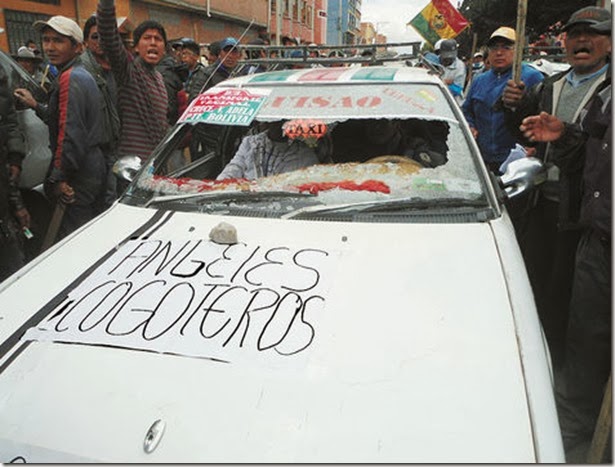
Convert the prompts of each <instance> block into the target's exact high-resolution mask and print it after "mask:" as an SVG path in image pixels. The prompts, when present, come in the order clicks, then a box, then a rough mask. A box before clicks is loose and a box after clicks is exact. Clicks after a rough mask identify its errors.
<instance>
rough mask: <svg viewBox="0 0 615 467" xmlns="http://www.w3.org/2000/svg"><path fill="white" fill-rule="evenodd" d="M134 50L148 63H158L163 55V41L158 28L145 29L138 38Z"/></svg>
mask: <svg viewBox="0 0 615 467" xmlns="http://www.w3.org/2000/svg"><path fill="white" fill-rule="evenodd" d="M136 51H137V53H138V54H139V56H140V57H141V58H143V60H144V61H145V63H148V64H150V65H158V62H160V60H162V57H164V51H165V43H164V38H163V37H162V34H160V31H158V29H146V30H145V32H144V33H143V35H142V36H141V37H140V38H139V43H138V44H137V46H136Z"/></svg>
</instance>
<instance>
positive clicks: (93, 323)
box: [25, 239, 339, 365]
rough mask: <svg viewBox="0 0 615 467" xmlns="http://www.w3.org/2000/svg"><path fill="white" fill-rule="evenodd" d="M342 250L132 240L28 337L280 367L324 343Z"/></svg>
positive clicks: (59, 305) (185, 241)
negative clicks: (323, 328)
mask: <svg viewBox="0 0 615 467" xmlns="http://www.w3.org/2000/svg"><path fill="white" fill-rule="evenodd" d="M338 255H339V253H332V252H330V251H326V250H324V249H318V248H309V247H306V248H301V247H296V246H294V247H288V246H282V245H279V246H264V245H246V244H244V243H238V244H235V245H218V244H215V243H212V242H210V241H203V240H183V241H173V240H153V239H149V240H131V241H129V242H127V243H126V244H125V245H123V246H122V247H121V248H119V249H118V250H117V251H116V252H115V253H114V254H113V255H112V256H111V257H110V258H109V259H107V260H106V261H105V262H104V263H103V264H101V265H100V266H99V267H98V268H97V269H96V270H95V271H94V272H93V273H92V274H91V275H90V276H88V277H87V278H86V279H85V280H84V281H83V282H81V283H80V284H79V285H77V286H76V287H75V288H74V289H73V290H72V291H70V292H69V293H68V295H67V297H66V298H65V299H64V300H63V301H62V302H61V303H59V304H58V305H57V306H56V307H55V308H54V309H53V310H52V311H51V312H50V314H49V315H48V318H47V319H46V320H45V321H43V322H42V323H41V324H40V325H39V326H37V327H36V328H32V329H30V330H29V331H28V332H27V334H26V336H25V338H26V339H35V340H47V341H56V342H74V343H84V344H96V345H110V346H115V347H124V348H131V349H143V350H150V351H155V352H161V353H172V354H179V355H187V356H194V357H205V358H211V359H218V360H222V361H227V362H236V361H241V360H243V361H246V360H247V361H250V362H253V361H254V359H255V358H257V359H265V360H267V361H269V362H271V363H273V364H274V365H275V364H278V363H282V362H283V361H287V362H289V361H294V362H295V363H296V361H297V358H299V359H300V358H301V356H305V355H306V354H307V353H308V351H309V349H310V347H311V346H313V345H314V343H315V342H317V340H318V333H319V330H321V329H320V328H319V324H321V323H322V320H323V319H324V311H325V305H326V302H327V293H328V291H329V288H330V286H331V283H332V281H333V278H332V274H333V272H334V271H333V265H334V264H336V257H337V256H338Z"/></svg>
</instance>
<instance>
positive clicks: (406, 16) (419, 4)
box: [361, 0, 456, 42]
mask: <svg viewBox="0 0 615 467" xmlns="http://www.w3.org/2000/svg"><path fill="white" fill-rule="evenodd" d="M428 3H429V0H362V2H361V21H362V22H369V23H372V24H373V25H374V26H375V28H376V30H377V31H378V32H379V33H381V34H384V35H385V36H387V42H416V41H423V40H424V39H423V38H422V37H421V36H420V35H419V34H418V33H417V32H416V31H415V30H414V28H413V27H412V26H406V23H408V22H409V21H410V20H411V19H412V18H414V17H415V16H416V15H417V14H418V13H420V11H421V10H422V9H423V8H425V7H426V6H427V4H428ZM453 5H456V2H455V3H453Z"/></svg>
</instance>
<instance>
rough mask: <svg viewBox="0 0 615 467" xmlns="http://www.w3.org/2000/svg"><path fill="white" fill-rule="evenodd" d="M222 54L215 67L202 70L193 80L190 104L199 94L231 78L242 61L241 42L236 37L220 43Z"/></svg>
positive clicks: (190, 90)
mask: <svg viewBox="0 0 615 467" xmlns="http://www.w3.org/2000/svg"><path fill="white" fill-rule="evenodd" d="M218 46H219V47H220V54H219V56H218V59H217V60H216V61H215V62H214V64H213V65H210V66H208V67H204V68H202V69H200V70H199V71H198V72H197V73H195V74H194V76H193V77H192V79H191V85H190V89H189V90H187V91H188V102H192V101H193V100H194V98H195V97H196V96H198V95H199V93H201V92H203V91H206V90H207V89H209V88H211V87H212V86H215V85H216V84H218V83H221V82H222V81H224V80H225V79H228V78H230V77H231V74H232V73H233V70H234V69H235V67H236V66H237V63H238V62H239V60H240V59H241V49H240V48H239V42H237V39H235V38H234V37H227V38H226V39H222V40H221V41H219V43H218Z"/></svg>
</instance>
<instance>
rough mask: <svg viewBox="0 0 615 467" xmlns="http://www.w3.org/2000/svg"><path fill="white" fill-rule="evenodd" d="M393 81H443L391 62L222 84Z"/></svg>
mask: <svg viewBox="0 0 615 467" xmlns="http://www.w3.org/2000/svg"><path fill="white" fill-rule="evenodd" d="M384 82H395V83H429V84H436V85H439V86H443V85H442V81H441V80H440V79H439V78H438V77H437V76H436V75H434V74H431V73H429V71H428V70H426V69H424V68H419V67H391V66H380V65H379V66H369V67H360V66H351V67H318V68H303V69H290V70H280V71H267V72H263V73H256V74H251V75H246V76H239V77H235V78H230V79H228V80H225V81H224V82H223V83H221V85H223V86H224V87H232V86H237V87H242V86H245V85H250V86H251V85H260V84H267V86H278V85H285V84H289V83H301V84H318V85H324V84H350V83H352V84H358V83H369V84H381V83H384Z"/></svg>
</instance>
